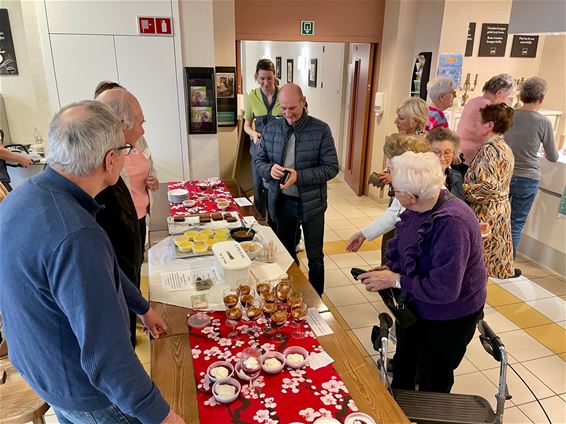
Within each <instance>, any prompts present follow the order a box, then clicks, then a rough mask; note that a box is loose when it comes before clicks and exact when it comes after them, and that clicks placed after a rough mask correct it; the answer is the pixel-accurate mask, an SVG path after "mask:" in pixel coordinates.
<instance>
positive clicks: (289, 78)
mask: <svg viewBox="0 0 566 424" xmlns="http://www.w3.org/2000/svg"><path fill="white" fill-rule="evenodd" d="M287 82H293V59H287Z"/></svg>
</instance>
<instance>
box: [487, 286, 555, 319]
mask: <svg viewBox="0 0 566 424" xmlns="http://www.w3.org/2000/svg"><path fill="white" fill-rule="evenodd" d="M488 291H489V287H488ZM510 296H512V295H510ZM513 297H515V296H513ZM494 309H496V310H497V311H498V312H500V313H501V314H502V315H504V316H505V317H506V318H508V319H509V320H511V321H513V323H514V324H516V325H518V326H519V327H521V328H528V327H535V326H537V325H546V324H551V323H552V321H551V320H550V318H548V317H546V316H545V315H543V314H542V313H540V312H539V311H537V310H536V309H535V308H533V307H532V306H530V305H527V304H526V303H522V302H520V303H515V304H512V305H502V306H496V305H494Z"/></svg>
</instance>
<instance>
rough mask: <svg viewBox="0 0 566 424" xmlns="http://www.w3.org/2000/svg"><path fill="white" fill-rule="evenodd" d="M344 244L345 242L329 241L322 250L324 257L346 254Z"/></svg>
mask: <svg viewBox="0 0 566 424" xmlns="http://www.w3.org/2000/svg"><path fill="white" fill-rule="evenodd" d="M346 244H347V242H346V241H345V240H337V241H330V242H326V243H324V245H323V247H322V248H323V250H324V254H325V255H336V254H339V253H344V252H346Z"/></svg>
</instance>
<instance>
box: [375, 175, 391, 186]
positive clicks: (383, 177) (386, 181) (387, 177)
mask: <svg viewBox="0 0 566 424" xmlns="http://www.w3.org/2000/svg"><path fill="white" fill-rule="evenodd" d="M378 175H379V182H380V183H381V184H383V185H385V184H391V180H392V179H393V178H392V177H391V174H390V173H389V172H380V173H379V174H378Z"/></svg>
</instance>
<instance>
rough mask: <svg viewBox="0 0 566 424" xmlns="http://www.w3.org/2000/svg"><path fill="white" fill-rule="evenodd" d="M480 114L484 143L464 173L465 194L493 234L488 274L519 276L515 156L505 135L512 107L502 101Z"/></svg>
mask: <svg viewBox="0 0 566 424" xmlns="http://www.w3.org/2000/svg"><path fill="white" fill-rule="evenodd" d="M480 114H481V122H479V123H477V124H476V126H475V132H476V134H477V136H478V138H479V139H480V140H481V141H482V143H483V144H482V146H481V147H480V149H479V151H478V153H477V155H476V156H475V157H474V160H473V161H472V163H470V167H469V168H468V172H466V175H465V176H464V193H465V194H466V201H467V202H468V205H470V207H471V208H472V210H473V211H474V213H475V214H476V217H477V218H478V220H479V222H480V223H487V224H489V228H491V236H490V237H487V238H485V239H484V260H485V265H486V267H487V275H489V276H490V277H495V278H512V277H517V276H519V275H521V272H520V270H515V269H513V244H512V242H511V204H510V202H509V184H510V182H511V177H512V175H513V166H514V164H515V159H514V157H513V152H512V151H511V148H510V147H509V146H508V145H507V143H505V140H504V138H503V134H504V133H505V132H506V131H507V130H508V129H509V128H511V125H513V109H512V108H511V107H509V106H507V105H506V104H504V103H500V104H495V105H488V106H486V107H484V108H483V109H480Z"/></svg>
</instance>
